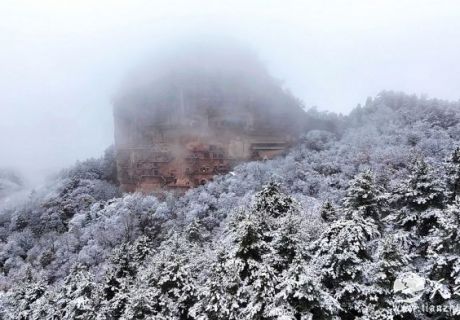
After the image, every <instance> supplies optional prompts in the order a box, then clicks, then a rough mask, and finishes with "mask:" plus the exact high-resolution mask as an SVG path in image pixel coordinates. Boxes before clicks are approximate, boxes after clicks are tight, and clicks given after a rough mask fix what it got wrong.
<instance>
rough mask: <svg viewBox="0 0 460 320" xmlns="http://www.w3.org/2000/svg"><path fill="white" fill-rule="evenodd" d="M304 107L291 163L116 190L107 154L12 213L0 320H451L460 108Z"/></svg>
mask: <svg viewBox="0 0 460 320" xmlns="http://www.w3.org/2000/svg"><path fill="white" fill-rule="evenodd" d="M307 114H308V117H309V121H310V123H311V124H310V126H309V128H310V129H311V130H309V131H307V132H305V133H304V134H303V136H302V138H301V141H300V142H299V144H298V145H297V146H296V147H294V148H292V149H291V150H290V151H289V153H288V154H286V155H285V156H282V157H279V158H277V159H274V160H269V161H264V162H250V163H246V164H242V165H240V166H238V167H237V168H235V170H234V171H233V172H231V173H230V174H227V175H225V176H220V177H217V178H216V179H214V181H213V182H210V183H208V184H206V185H204V186H202V187H199V188H196V189H192V190H190V191H188V192H187V193H186V194H185V195H183V196H181V197H177V196H174V195H173V194H168V195H166V196H164V197H162V198H157V197H154V196H152V195H143V194H120V192H119V191H118V188H117V185H116V170H115V161H114V154H113V150H112V149H108V150H107V152H106V154H105V155H104V156H103V157H102V158H100V159H92V160H88V161H85V162H82V163H78V164H76V165H75V166H74V167H73V168H70V169H68V170H66V171H64V172H62V173H61V174H60V175H59V176H58V177H56V178H55V179H54V180H53V181H50V182H49V184H48V187H45V188H41V189H38V190H34V191H33V192H32V193H30V195H29V196H28V198H27V200H26V201H23V202H22V203H20V204H15V205H12V204H11V205H8V204H5V205H4V206H3V207H2V208H1V209H0V210H1V211H0V312H1V314H0V318H2V319H24V320H25V319H197V320H198V319H200V320H205V319H292V320H294V319H369V320H370V319H446V318H450V319H454V318H460V289H459V288H460V239H459V237H460V235H459V233H458V230H459V228H460V199H458V198H457V195H459V193H460V149H459V148H458V147H457V142H458V141H459V140H460V121H459V120H460V103H458V102H457V103H451V102H446V101H441V100H436V99H427V98H424V97H416V96H410V95H406V94H402V93H395V92H382V93H381V94H380V95H378V96H377V97H375V98H373V99H368V100H367V102H366V103H365V105H364V106H358V107H356V108H355V109H354V110H353V111H352V112H351V113H350V114H349V115H347V116H341V115H337V114H334V113H324V112H319V111H317V110H314V109H312V110H309V111H308V112H307ZM318 123H319V124H321V125H320V126H317V127H314V126H313V124H318ZM312 128H314V129H312ZM0 179H3V178H2V177H1V176H0ZM4 180H5V179H4ZM10 180H11V179H10ZM17 184H19V182H18V183H17ZM405 274H406V275H411V274H412V275H413V274H415V275H417V276H418V277H420V278H421V279H423V280H424V286H423V288H421V290H420V291H419V292H418V294H419V295H418V296H416V297H414V296H413V295H411V292H409V291H404V290H401V291H398V290H394V283H395V281H396V280H397V279H400V278H401V277H402V276H403V275H405ZM456 313H458V314H459V315H456Z"/></svg>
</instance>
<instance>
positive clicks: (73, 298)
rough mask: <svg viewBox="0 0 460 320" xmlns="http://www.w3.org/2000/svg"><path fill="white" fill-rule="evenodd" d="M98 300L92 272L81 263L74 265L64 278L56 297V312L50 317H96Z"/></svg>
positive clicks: (82, 319)
mask: <svg viewBox="0 0 460 320" xmlns="http://www.w3.org/2000/svg"><path fill="white" fill-rule="evenodd" d="M98 302H99V297H98V292H97V288H96V284H95V282H94V278H93V276H92V274H91V273H90V272H89V271H88V270H87V268H86V267H85V266H83V265H76V266H74V267H73V270H72V272H71V273H70V274H69V275H68V276H67V277H66V278H65V279H64V283H63V285H62V288H61V289H60V290H59V291H58V295H57V297H56V305H57V313H58V314H55V315H53V317H51V318H52V319H55V318H57V319H69V320H70V319H72V320H74V319H75V320H77V319H78V320H91V319H96V308H97V304H98Z"/></svg>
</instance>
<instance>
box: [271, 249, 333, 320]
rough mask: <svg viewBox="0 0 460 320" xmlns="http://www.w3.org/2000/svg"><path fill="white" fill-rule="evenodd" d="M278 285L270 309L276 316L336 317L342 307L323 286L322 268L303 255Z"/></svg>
mask: <svg viewBox="0 0 460 320" xmlns="http://www.w3.org/2000/svg"><path fill="white" fill-rule="evenodd" d="M277 289H278V293H277V294H276V297H275V299H274V302H273V305H271V306H270V311H269V313H268V314H269V316H271V317H273V319H290V320H291V319H292V320H296V319H333V318H335V315H336V314H337V313H338V310H339V309H340V305H339V303H338V302H337V301H336V300H335V299H334V298H333V297H332V296H331V295H330V294H329V293H328V292H327V291H326V289H325V288H324V287H323V286H322V284H321V281H320V276H319V272H318V271H317V270H315V268H314V266H312V265H310V264H309V263H308V262H307V261H305V259H304V258H303V257H299V256H298V257H296V258H295V259H294V261H293V262H292V264H291V265H290V267H289V269H287V270H285V271H284V272H283V274H282V275H281V276H280V283H279V284H278V286H277Z"/></svg>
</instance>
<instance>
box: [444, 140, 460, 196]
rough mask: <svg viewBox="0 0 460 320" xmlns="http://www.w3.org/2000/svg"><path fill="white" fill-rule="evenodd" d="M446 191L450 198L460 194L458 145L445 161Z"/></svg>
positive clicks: (459, 150)
mask: <svg viewBox="0 0 460 320" xmlns="http://www.w3.org/2000/svg"><path fill="white" fill-rule="evenodd" d="M446 171H447V172H446V174H447V183H446V184H447V191H448V192H449V195H448V196H449V198H450V200H453V199H454V198H455V197H456V196H460V147H457V148H455V150H454V152H452V154H451V156H450V158H449V159H448V160H447V161H446Z"/></svg>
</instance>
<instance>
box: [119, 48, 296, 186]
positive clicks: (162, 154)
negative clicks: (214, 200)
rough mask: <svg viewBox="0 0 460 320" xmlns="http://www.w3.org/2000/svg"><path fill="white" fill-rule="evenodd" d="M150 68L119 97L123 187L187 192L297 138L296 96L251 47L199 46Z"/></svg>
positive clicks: (269, 154) (276, 151) (276, 152)
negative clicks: (276, 79) (239, 48)
mask: <svg viewBox="0 0 460 320" xmlns="http://www.w3.org/2000/svg"><path fill="white" fill-rule="evenodd" d="M150 72H151V74H149V75H148V76H147V77H142V80H140V78H135V80H133V81H132V82H130V88H128V89H126V90H124V92H122V93H121V94H120V95H119V96H118V97H117V99H116V101H115V106H114V118H115V146H116V154H117V167H118V180H119V182H120V184H121V188H122V190H123V191H126V192H132V191H143V192H151V191H158V190H164V189H168V190H171V189H172V190H187V189H188V188H191V187H194V186H198V185H201V184H205V183H206V182H207V181H209V180H211V179H212V178H213V176H215V175H218V174H225V173H227V172H229V171H230V170H231V168H232V167H234V166H235V165H236V164H238V163H241V162H242V161H248V160H261V159H270V158H273V157H274V156H276V155H279V154H281V153H283V152H284V151H285V150H286V148H288V147H289V146H290V145H291V144H292V143H293V142H294V141H295V140H296V138H297V137H298V134H299V132H300V129H301V126H302V117H303V116H304V112H303V110H302V108H301V106H300V104H299V102H298V101H297V100H296V99H295V98H294V97H293V96H292V95H290V94H289V93H287V92H286V91H285V90H283V89H282V87H281V86H280V85H279V83H278V82H277V81H275V80H274V79H273V78H271V77H270V76H269V75H268V73H267V72H266V70H265V69H264V68H263V67H262V66H261V64H260V62H259V61H258V60H257V59H256V58H254V57H253V56H252V55H251V54H250V53H248V52H247V51H244V50H236V51H235V50H228V48H226V49H225V50H223V49H222V48H218V49H216V48H214V50H211V49H209V48H208V49H206V50H204V49H198V48H194V49H193V50H189V51H187V53H186V54H185V53H182V54H179V55H175V56H171V57H169V58H168V59H167V61H162V62H161V63H160V64H158V66H157V67H154V68H153V70H151V71H150V69H149V72H147V73H150Z"/></svg>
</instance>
